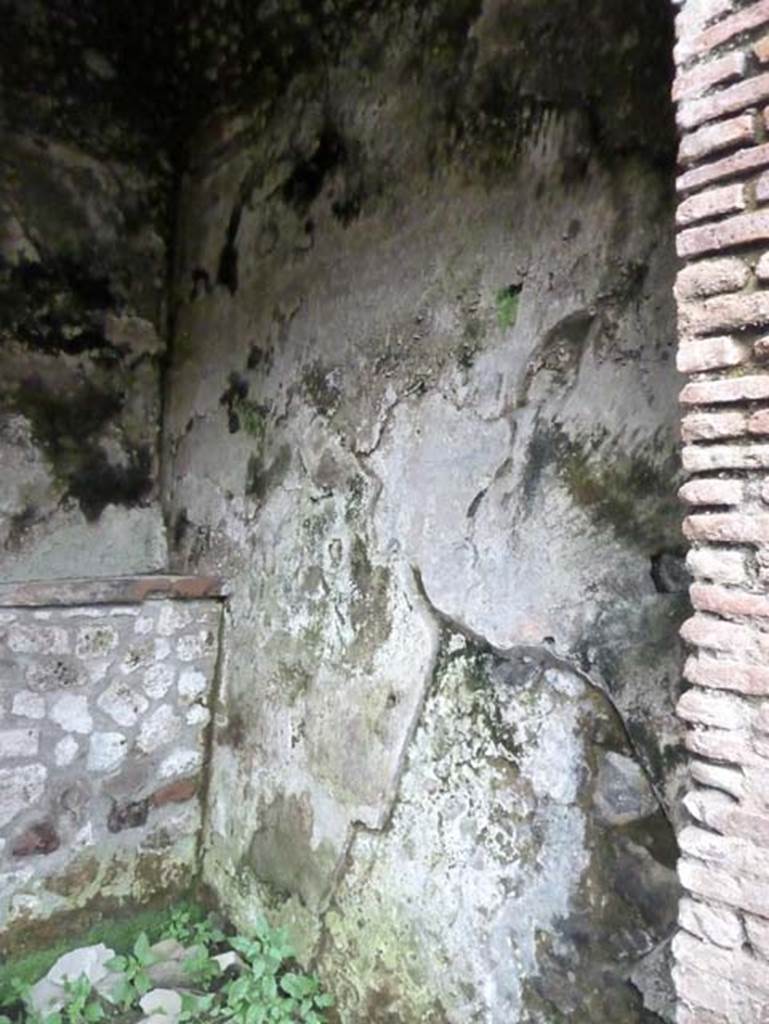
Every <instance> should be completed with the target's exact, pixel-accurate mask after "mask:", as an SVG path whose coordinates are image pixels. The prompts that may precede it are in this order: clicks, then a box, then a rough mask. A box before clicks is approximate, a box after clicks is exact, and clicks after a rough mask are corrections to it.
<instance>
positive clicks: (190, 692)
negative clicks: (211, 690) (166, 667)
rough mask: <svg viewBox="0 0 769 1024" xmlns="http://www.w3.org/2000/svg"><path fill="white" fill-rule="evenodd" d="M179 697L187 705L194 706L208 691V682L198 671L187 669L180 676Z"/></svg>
mask: <svg viewBox="0 0 769 1024" xmlns="http://www.w3.org/2000/svg"><path fill="white" fill-rule="evenodd" d="M177 689H178V691H179V696H180V697H181V699H182V701H183V702H184V703H185V704H193V703H194V702H195V701H196V700H198V698H199V697H202V696H203V694H204V693H205V692H206V690H207V689H208V680H207V679H206V677H205V675H204V674H203V673H202V672H199V671H198V670H197V669H194V668H188V669H185V670H184V671H183V672H182V673H181V675H180V676H179V682H178V684H177Z"/></svg>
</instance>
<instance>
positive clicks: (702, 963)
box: [673, 0, 769, 1024]
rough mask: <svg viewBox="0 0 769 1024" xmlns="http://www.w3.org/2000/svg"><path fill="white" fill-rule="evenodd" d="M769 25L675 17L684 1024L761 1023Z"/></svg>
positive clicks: (765, 874)
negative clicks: (686, 786)
mask: <svg viewBox="0 0 769 1024" xmlns="http://www.w3.org/2000/svg"><path fill="white" fill-rule="evenodd" d="M767 26H769V0H753V2H747V3H743V4H740V5H737V4H736V3H730V2H728V0H725V2H722V0H713V2H709V0H683V3H682V5H681V12H680V14H679V16H678V18H677V33H678V42H677V46H676V60H677V62H678V69H677V79H676V84H675V87H674V90H673V95H674V98H675V99H676V101H677V102H678V111H677V120H678V125H679V129H680V130H681V142H680V153H679V155H680V162H681V164H682V166H683V167H684V168H685V169H684V170H683V172H682V173H681V174H680V175H679V177H678V181H677V185H678V189H679V194H680V202H679V206H678V210H677V216H676V221H677V225H678V237H677V250H678V254H679V256H680V257H681V258H682V260H683V261H684V263H683V266H682V267H681V269H680V270H679V273H678V278H677V281H676V287H675V292H676V299H677V302H678V316H679V349H678V356H677V366H678V369H679V370H680V371H681V372H682V373H684V374H687V375H692V376H694V377H695V379H693V380H690V381H689V382H687V383H686V384H685V386H684V387H683V389H682V391H681V396H680V401H681V406H682V423H681V437H682V442H683V445H682V452H681V458H682V463H683V467H684V470H685V472H686V473H687V476H688V479H687V482H686V483H685V484H684V485H683V486H682V487H681V489H680V492H679V495H680V498H681V501H682V503H685V504H686V505H688V506H689V508H690V512H689V515H688V516H687V517H686V518H685V520H684V534H685V536H686V538H687V540H688V542H689V544H690V545H691V550H690V551H689V553H688V555H687V559H686V561H687V567H688V569H689V571H690V573H691V574H692V577H693V582H692V584H691V587H690V596H691V602H692V605H693V607H694V615H693V616H692V617H691V618H690V619H689V620H688V621H687V622H685V623H684V625H683V627H682V628H681V636H682V637H683V639H684V640H685V642H686V643H687V644H688V645H689V647H690V653H689V655H688V657H687V659H686V664H685V667H684V671H683V675H684V679H685V681H686V683H687V684H688V685H689V686H690V688H689V689H687V690H685V692H684V693H683V694H682V696H681V697H680V699H679V702H678V706H677V712H678V715H679V717H680V718H681V719H682V720H683V721H684V722H685V723H686V725H687V733H686V740H685V744H686V749H687V751H688V752H689V756H690V759H691V760H690V777H691V781H690V787H691V788H690V790H689V792H688V794H687V796H686V797H685V800H684V804H685V807H686V810H687V811H688V813H689V814H690V815H691V818H692V820H693V822H694V824H692V825H689V826H687V827H685V828H684V829H683V830H682V831H681V832H680V834H679V845H680V849H681V860H680V862H679V867H678V870H679V877H680V880H681V883H682V885H683V887H684V889H685V890H686V892H687V893H688V894H689V895H687V896H686V897H685V898H684V899H683V900H682V901H681V906H680V912H679V925H680V929H681V931H680V932H679V934H678V935H677V937H676V939H675V940H674V945H673V953H674V957H675V960H676V967H675V969H674V981H675V985H676V990H677V994H678V999H679V1007H678V1018H677V1019H678V1021H679V1024H738V1022H739V1024H767V1022H769V962H767V961H768V960H769V592H768V589H769V514H767V505H768V504H769V443H767V440H768V439H769V372H767V363H769V206H763V205H762V204H769V172H767V171H766V168H767V167H769V144H767V142H766V141H764V140H765V139H766V132H767V128H768V127H769V116H768V114H767V110H765V109H764V108H766V107H768V106H769V102H768V101H769V72H768V71H767V69H766V68H765V67H762V65H766V64H767V63H769V31H768V30H767ZM726 149H732V150H734V152H731V153H724V152H723V151H724V150H726ZM746 940H747V942H749V943H750V945H746Z"/></svg>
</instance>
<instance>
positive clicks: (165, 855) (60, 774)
mask: <svg viewBox="0 0 769 1024" xmlns="http://www.w3.org/2000/svg"><path fill="white" fill-rule="evenodd" d="M217 593H219V590H218V587H217V585H216V583H215V581H212V580H200V579H194V580H189V579H184V578H173V577H147V578H134V579H123V580H103V581H97V582H88V581H84V582H81V583H77V582H69V583H67V584H59V585H56V584H47V585H46V584H17V585H13V584H7V585H5V586H3V587H0V921H1V922H2V925H1V926H0V949H1V950H2V951H3V953H8V952H10V951H12V952H14V953H19V952H21V950H22V949H23V948H24V947H25V945H28V944H32V945H34V943H35V941H36V938H37V939H39V936H40V935H46V936H48V937H49V938H52V937H53V936H54V933H55V931H56V930H57V929H58V928H60V927H62V926H67V925H71V924H72V923H73V922H75V923H77V922H78V921H80V922H82V921H84V920H85V921H87V920H93V918H94V916H95V915H96V914H98V913H99V912H100V911H103V910H105V909H106V910H109V909H110V908H114V907H116V906H118V905H119V904H120V903H123V902H126V901H128V902H132V903H141V902H145V901H147V900H150V899H152V898H156V897H157V896H159V895H161V894H162V896H163V898H164V899H167V898H168V896H169V894H170V893H173V892H174V891H178V890H180V889H184V888H186V887H187V886H188V885H189V883H190V881H191V880H192V878H193V877H194V875H195V872H196V869H197V849H198V839H199V833H200V827H201V803H200V798H201V795H202V777H203V768H204V762H205V760H206V757H207V752H206V737H207V733H208V722H209V718H210V704H211V699H212V694H213V686H214V677H215V666H216V659H217V652H218V644H219V622H220V606H219V604H218V603H217V601H216V600H212V599H211V597H210V596H208V595H214V596H215V595H216V594H217ZM46 922H47V925H46ZM46 928H47V930H46Z"/></svg>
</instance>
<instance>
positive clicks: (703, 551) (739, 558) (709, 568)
mask: <svg viewBox="0 0 769 1024" xmlns="http://www.w3.org/2000/svg"><path fill="white" fill-rule="evenodd" d="M686 566H687V568H688V570H689V572H690V573H691V574H692V575H693V576H696V577H702V578H704V579H708V580H715V582H716V583H737V584H739V583H745V582H746V580H747V578H748V572H747V566H746V552H745V551H740V550H739V549H736V548H719V547H714V546H713V545H711V544H708V545H707V546H706V547H702V548H692V549H691V550H690V551H689V552H688V554H687V556H686Z"/></svg>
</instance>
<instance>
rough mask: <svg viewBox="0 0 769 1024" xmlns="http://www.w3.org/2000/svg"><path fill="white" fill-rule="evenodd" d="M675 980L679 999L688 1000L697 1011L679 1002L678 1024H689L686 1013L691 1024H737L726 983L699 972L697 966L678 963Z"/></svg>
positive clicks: (674, 972)
mask: <svg viewBox="0 0 769 1024" xmlns="http://www.w3.org/2000/svg"><path fill="white" fill-rule="evenodd" d="M673 980H674V981H675V986H676V993H677V994H678V997H679V1000H681V999H685V1000H686V1001H687V1002H688V1003H691V1004H692V1006H694V1007H696V1009H694V1010H692V1009H688V1010H687V1008H686V1007H685V1006H681V1005H680V1003H679V1008H678V1012H677V1015H676V1021H677V1024H688V1022H687V1017H686V1016H685V1014H686V1013H687V1012H688V1013H690V1014H691V1016H690V1017H689V1018H688V1020H689V1021H691V1022H692V1024H734V1020H733V1018H731V1017H730V1016H727V1015H728V1014H731V1006H730V1003H729V993H728V992H727V990H726V988H725V987H724V984H723V982H721V981H720V980H719V979H718V978H714V977H712V976H711V975H710V974H708V973H706V972H703V971H700V970H698V969H697V964H689V963H687V964H680V963H679V964H676V966H675V967H674V968H673Z"/></svg>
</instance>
